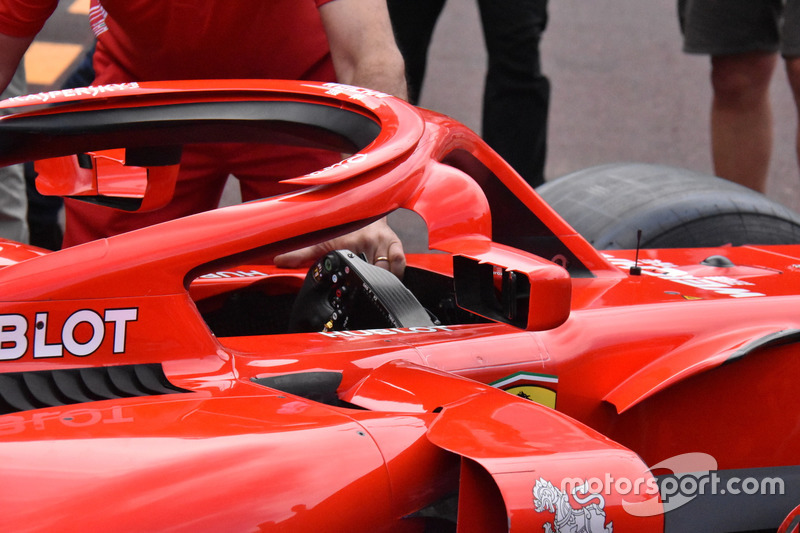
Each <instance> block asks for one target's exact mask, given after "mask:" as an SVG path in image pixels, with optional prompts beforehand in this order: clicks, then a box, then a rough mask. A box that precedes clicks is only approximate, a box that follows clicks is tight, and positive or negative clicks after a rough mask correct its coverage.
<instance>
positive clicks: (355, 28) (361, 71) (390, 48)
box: [275, 0, 408, 278]
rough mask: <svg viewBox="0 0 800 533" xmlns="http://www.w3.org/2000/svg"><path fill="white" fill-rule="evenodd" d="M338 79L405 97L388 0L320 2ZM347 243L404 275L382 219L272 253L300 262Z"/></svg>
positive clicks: (396, 244) (282, 261)
mask: <svg viewBox="0 0 800 533" xmlns="http://www.w3.org/2000/svg"><path fill="white" fill-rule="evenodd" d="M319 12H320V16H321V17H322V24H323V25H324V27H325V33H326V35H327V37H328V44H329V46H330V49H331V57H332V59H333V66H334V69H335V70H336V79H337V81H339V82H340V83H345V84H347V85H355V86H358V87H366V88H368V89H374V90H376V91H381V92H384V93H388V94H391V95H394V96H397V97H399V98H403V99H406V98H408V93H407V89H406V77H405V64H404V63H403V56H402V55H401V54H400V50H398V48H397V44H396V43H395V40H394V34H393V33H392V25H391V22H390V21H389V12H388V10H387V8H386V0H333V1H331V2H328V3H326V4H323V5H322V6H320V8H319ZM336 249H348V250H352V251H353V252H356V253H363V254H364V255H366V257H367V261H369V262H370V263H372V264H375V265H377V266H380V267H382V268H385V269H386V270H389V271H391V272H392V273H393V274H395V275H396V276H397V277H400V278H402V276H403V272H404V270H405V267H406V258H405V254H404V252H403V244H402V242H401V241H400V238H399V237H398V236H397V234H395V232H394V231H392V229H391V228H390V227H389V224H388V223H387V222H386V219H385V218H384V219H381V220H378V221H377V222H374V223H372V224H370V225H369V226H366V227H364V228H362V229H360V230H358V231H355V232H353V233H350V234H347V235H343V236H341V237H339V238H337V239H334V240H332V241H328V242H324V243H321V244H318V245H316V246H312V247H310V248H304V249H302V250H297V251H294V252H290V253H287V254H283V255H279V256H277V257H276V258H275V264H276V265H278V266H281V267H298V266H300V265H303V264H307V263H310V262H313V261H316V260H317V259H319V258H320V256H322V255H324V254H325V253H327V252H329V251H331V250H336Z"/></svg>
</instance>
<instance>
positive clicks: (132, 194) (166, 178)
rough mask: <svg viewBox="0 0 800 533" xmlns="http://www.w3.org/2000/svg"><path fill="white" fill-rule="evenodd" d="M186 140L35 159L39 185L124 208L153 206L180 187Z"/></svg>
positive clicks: (166, 200) (50, 192)
mask: <svg viewBox="0 0 800 533" xmlns="http://www.w3.org/2000/svg"><path fill="white" fill-rule="evenodd" d="M180 158H181V147H180V146H159V147H149V148H127V149H125V148H117V149H112V150H100V151H94V152H87V153H83V154H78V155H70V156H64V157H55V158H52V159H42V160H39V161H36V162H35V163H34V168H35V169H36V172H37V173H38V176H37V177H36V189H37V190H38V191H39V192H40V193H41V194H43V195H46V196H64V197H69V198H75V199H78V200H83V201H86V202H90V203H94V204H97V205H102V206H106V207H113V208H115V209H121V210H123V211H138V212H144V211H152V210H155V209H158V208H160V207H164V206H165V205H167V204H168V203H169V202H170V200H172V196H173V194H174V192H175V181H176V179H177V176H178V169H179V167H180Z"/></svg>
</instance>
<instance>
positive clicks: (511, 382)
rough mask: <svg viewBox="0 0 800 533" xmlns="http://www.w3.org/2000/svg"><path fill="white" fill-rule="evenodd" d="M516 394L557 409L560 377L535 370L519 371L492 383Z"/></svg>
mask: <svg viewBox="0 0 800 533" xmlns="http://www.w3.org/2000/svg"><path fill="white" fill-rule="evenodd" d="M490 385H492V386H493V387H497V388H498V389H502V390H504V391H506V392H508V393H510V394H513V395H514V396H519V397H520V398H524V399H526V400H530V401H532V402H536V403H538V404H541V405H544V406H545V407H550V408H551V409H555V407H556V389H557V386H558V377H557V376H551V375H549V374H535V373H533V372H517V373H516V374H512V375H510V376H508V377H505V378H503V379H500V380H498V381H495V382H493V383H490Z"/></svg>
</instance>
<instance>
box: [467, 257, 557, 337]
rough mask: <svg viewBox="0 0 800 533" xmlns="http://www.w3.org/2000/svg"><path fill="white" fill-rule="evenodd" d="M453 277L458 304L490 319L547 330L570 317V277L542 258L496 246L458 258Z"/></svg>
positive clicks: (529, 328) (523, 327)
mask: <svg viewBox="0 0 800 533" xmlns="http://www.w3.org/2000/svg"><path fill="white" fill-rule="evenodd" d="M453 278H454V283H455V292H456V303H457V304H458V306H459V307H461V308H462V309H465V310H467V311H469V312H471V313H474V314H476V315H479V316H482V317H484V318H488V319H489V320H493V321H495V322H503V323H506V324H510V325H512V326H515V327H517V328H520V329H524V330H527V331H543V330H547V329H552V328H555V327H558V326H560V325H561V324H563V323H564V322H565V321H566V320H567V318H568V317H569V313H570V307H571V298H572V281H571V280H570V277H569V274H568V273H567V271H566V270H564V269H563V268H562V267H560V266H558V265H556V264H555V263H551V262H550V261H546V260H544V259H541V258H539V257H536V256H533V255H530V254H524V253H522V252H519V251H517V250H514V249H512V248H507V247H503V246H501V245H497V244H495V243H491V245H490V250H488V251H487V252H485V253H481V254H469V255H467V254H457V255H455V256H454V257H453Z"/></svg>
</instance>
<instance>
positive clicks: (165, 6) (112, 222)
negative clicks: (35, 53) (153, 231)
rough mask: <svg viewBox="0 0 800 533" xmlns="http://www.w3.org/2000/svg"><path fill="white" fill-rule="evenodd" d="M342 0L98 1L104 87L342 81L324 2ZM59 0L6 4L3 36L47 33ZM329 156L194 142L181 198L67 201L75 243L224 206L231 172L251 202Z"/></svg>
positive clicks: (95, 14) (94, 12) (68, 241)
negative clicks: (121, 203) (127, 202)
mask: <svg viewBox="0 0 800 533" xmlns="http://www.w3.org/2000/svg"><path fill="white" fill-rule="evenodd" d="M329 1H332V0H269V1H266V2H265V1H263V0H235V1H231V0H205V1H204V2H202V3H201V4H200V5H198V4H196V3H194V2H189V1H187V0H102V2H101V1H100V0H92V5H91V13H90V22H91V25H92V29H93V31H94V32H95V35H96V36H97V50H96V52H95V57H94V65H95V71H96V79H95V82H94V83H95V84H105V83H118V82H128V81H154V80H180V79H214V78H227V79H247V78H261V79H307V80H315V81H335V79H336V78H335V72H334V69H333V63H332V61H331V57H330V51H329V48H328V42H327V38H326V36H325V31H324V28H323V26H322V21H321V19H320V16H319V12H318V7H319V6H321V5H323V4H325V3H327V2H329ZM57 3H58V0H6V1H4V2H2V3H0V32H3V33H5V34H7V35H12V36H18V37H23V36H31V35H34V34H35V33H37V32H38V31H39V30H40V29H41V27H42V26H43V25H44V22H45V21H46V20H47V17H49V15H50V14H51V13H52V12H53V10H54V9H55V7H56V5H57ZM334 160H335V157H334V156H332V154H329V153H320V152H313V151H308V150H304V149H299V148H285V147H281V148H280V149H279V150H277V149H274V148H269V149H265V147H263V146H260V147H254V146H247V145H239V144H237V145H233V144H228V145H202V146H200V147H193V146H185V147H184V151H183V157H182V160H181V172H180V175H179V178H178V186H177V190H176V195H175V199H174V201H173V202H172V203H171V204H170V205H168V206H166V207H165V208H163V209H160V210H158V211H154V212H150V213H142V214H131V213H124V212H119V211H116V210H112V209H108V208H103V207H99V206H95V205H90V204H85V203H83V202H76V201H68V202H67V231H66V235H65V237H64V245H65V246H70V245H73V244H78V243H80V242H85V241H87V240H92V239H96V238H100V237H105V236H109V235H114V234H116V233H120V232H123V231H128V230H131V229H135V228H138V227H143V226H148V225H151V224H155V223H157V222H162V221H165V220H170V219H173V218H176V217H179V216H185V215H187V214H191V213H194V212H199V211H203V210H207V209H211V208H213V207H216V205H217V203H218V202H219V198H220V195H221V193H222V189H223V187H224V184H225V181H226V180H227V177H228V175H229V174H234V175H235V176H236V177H237V178H239V179H240V181H241V182H242V196H243V198H244V199H245V200H251V199H254V198H259V197H265V196H269V195H272V194H276V193H278V192H282V191H284V190H286V188H285V187H284V186H281V185H280V184H277V183H276V181H277V180H279V179H282V178H286V177H292V176H299V175H303V174H306V173H308V172H310V171H313V170H316V169H319V168H322V167H324V166H327V165H329V164H330V163H332V162H333V161H334Z"/></svg>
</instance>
